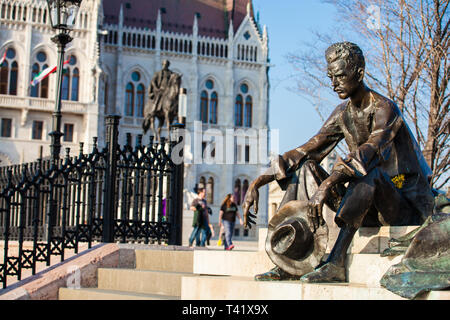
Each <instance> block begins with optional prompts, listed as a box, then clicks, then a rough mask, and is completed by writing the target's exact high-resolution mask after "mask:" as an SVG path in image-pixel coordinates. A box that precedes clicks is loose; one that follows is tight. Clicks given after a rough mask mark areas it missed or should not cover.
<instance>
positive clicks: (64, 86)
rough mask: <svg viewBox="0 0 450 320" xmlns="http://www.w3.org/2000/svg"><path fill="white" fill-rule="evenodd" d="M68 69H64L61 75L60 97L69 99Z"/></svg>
mask: <svg viewBox="0 0 450 320" xmlns="http://www.w3.org/2000/svg"><path fill="white" fill-rule="evenodd" d="M69 87H70V70H67V69H66V70H65V71H64V73H63V75H62V87H61V99H63V100H69Z"/></svg>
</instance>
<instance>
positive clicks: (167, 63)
mask: <svg viewBox="0 0 450 320" xmlns="http://www.w3.org/2000/svg"><path fill="white" fill-rule="evenodd" d="M169 66H170V62H169V60H163V61H162V67H163V69H167V68H169Z"/></svg>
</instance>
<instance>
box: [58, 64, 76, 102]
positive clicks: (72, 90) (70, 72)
mask: <svg viewBox="0 0 450 320" xmlns="http://www.w3.org/2000/svg"><path fill="white" fill-rule="evenodd" d="M77 65H78V61H77V57H76V56H75V55H71V56H70V58H69V64H68V65H66V66H64V69H63V81H62V92H61V98H62V99H63V100H72V101H78V96H79V87H80V70H79V69H78V66H77Z"/></svg>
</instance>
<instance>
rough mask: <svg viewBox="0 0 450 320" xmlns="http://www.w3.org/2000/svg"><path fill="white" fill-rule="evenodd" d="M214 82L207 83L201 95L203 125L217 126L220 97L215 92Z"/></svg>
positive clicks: (209, 80) (207, 81)
mask: <svg viewBox="0 0 450 320" xmlns="http://www.w3.org/2000/svg"><path fill="white" fill-rule="evenodd" d="M214 85H215V84H214V81H213V80H211V79H208V80H206V81H205V84H204V86H203V87H204V88H203V90H202V92H201V93H200V120H201V121H202V123H212V124H217V122H218V105H219V97H218V95H217V92H216V91H215V90H214Z"/></svg>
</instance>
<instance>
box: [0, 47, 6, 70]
mask: <svg viewBox="0 0 450 320" xmlns="http://www.w3.org/2000/svg"><path fill="white" fill-rule="evenodd" d="M5 60H6V51H5V53H4V54H3V57H2V58H1V59H0V67H1V66H2V64H3V62H5Z"/></svg>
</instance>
